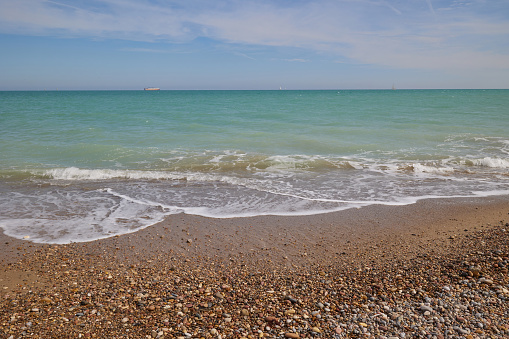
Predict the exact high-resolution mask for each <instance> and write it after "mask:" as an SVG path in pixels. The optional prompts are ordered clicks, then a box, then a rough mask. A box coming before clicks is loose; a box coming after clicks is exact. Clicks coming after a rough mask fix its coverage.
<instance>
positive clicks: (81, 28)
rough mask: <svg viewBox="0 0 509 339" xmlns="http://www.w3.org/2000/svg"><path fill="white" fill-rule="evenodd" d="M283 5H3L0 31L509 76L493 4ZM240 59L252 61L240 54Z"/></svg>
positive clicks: (501, 24) (507, 51)
mask: <svg viewBox="0 0 509 339" xmlns="http://www.w3.org/2000/svg"><path fill="white" fill-rule="evenodd" d="M278 3H279V2H277V1H247V0H245V1H240V0H223V1H213V2H211V1H193V0H188V1H171V2H160V1H148V0H138V1H134V0H105V1H101V2H98V1H94V0H89V1H87V2H85V1H80V0H75V1H68V2H67V3H63V2H60V1H53V0H52V1H43V0H16V1H12V0H0V7H1V8H2V11H1V12H0V32H1V33H11V34H34V35H65V36H80V37H83V36H86V37H100V38H119V39H128V40H135V41H151V42H155V41H166V42H189V43H192V41H193V39H196V38H197V37H206V38H210V39H214V40H216V41H217V42H219V43H221V44H222V45H225V44H234V45H237V46H250V45H259V46H274V47H291V48H302V49H308V50H312V51H315V52H320V53H330V54H331V55H332V56H338V57H340V58H341V59H342V60H345V59H346V60H352V61H353V62H357V63H369V64H378V65H384V66H390V67H395V68H401V67H404V68H420V69H443V68H447V69H451V68H453V69H469V68H472V67H476V68H479V67H482V68H486V67H492V68H497V67H501V68H509V46H508V42H507V41H509V37H508V35H509V20H507V19H503V18H499V17H498V15H495V14H493V16H490V15H489V14H487V13H488V9H489V5H490V4H489V2H486V3H484V5H483V6H488V8H485V7H483V8H484V9H485V11H484V12H483V13H484V14H483V15H477V14H476V10H477V9H478V8H479V6H481V5H480V4H479V3H477V2H475V1H474V2H469V3H465V2H462V3H453V4H452V5H451V6H450V7H443V6H442V7H440V6H439V5H438V4H437V3H435V5H434V6H433V4H432V3H431V1H430V0H422V1H419V2H416V1H411V2H403V3H398V6H396V5H393V2H392V1H389V0H387V1H385V0H381V1H375V0H372V1H370V0H356V1H353V0H339V1H332V0H324V1H320V2H314V1H311V0H309V1H295V2H293V3H292V2H290V3H289V4H287V5H286V6H284V7H282V6H280V5H278ZM496 3H497V9H498V11H499V10H500V6H502V7H504V8H505V9H507V10H509V4H507V5H504V3H501V2H496ZM474 5H475V6H474ZM476 6H477V7H476ZM471 7H473V8H474V9H470V8H471ZM430 14H431V15H430ZM492 42H493V43H492ZM145 51H147V50H145ZM235 53H237V55H240V56H244V57H248V58H252V57H250V56H248V55H249V54H248V53H244V52H243V51H242V50H241V48H237V49H236V52H235ZM289 59H294V60H299V59H296V58H289ZM299 61H306V60H303V59H302V60H299Z"/></svg>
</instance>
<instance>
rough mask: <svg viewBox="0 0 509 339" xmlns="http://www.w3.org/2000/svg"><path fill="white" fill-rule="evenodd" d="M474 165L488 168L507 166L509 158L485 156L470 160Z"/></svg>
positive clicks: (508, 166)
mask: <svg viewBox="0 0 509 339" xmlns="http://www.w3.org/2000/svg"><path fill="white" fill-rule="evenodd" d="M470 161H471V163H472V164H473V165H474V166H481V167H489V168H509V160H507V159H501V158H491V157H485V158H483V159H474V160H470Z"/></svg>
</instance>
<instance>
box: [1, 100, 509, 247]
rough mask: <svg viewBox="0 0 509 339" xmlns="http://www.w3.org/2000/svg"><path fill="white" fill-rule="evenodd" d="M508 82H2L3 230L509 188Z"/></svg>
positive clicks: (313, 207) (76, 235) (61, 230)
mask: <svg viewBox="0 0 509 339" xmlns="http://www.w3.org/2000/svg"><path fill="white" fill-rule="evenodd" d="M508 107H509V91H508V90H401V91H400V90H398V91H383V90H380V91H368V90H366V91H151V92H145V91H76V92H73V91H69V92H67V91H64V92H57V91H53V92H0V132H1V133H0V155H1V159H0V210H1V211H2V212H1V214H0V227H2V228H3V229H4V231H5V233H6V234H8V235H11V236H14V237H18V238H23V237H26V236H29V239H31V240H33V241H37V242H55V243H65V242H70V241H87V240H93V239H98V238H102V237H108V236H111V235H115V234H122V233H126V232H133V231H136V230H137V229H140V228H143V227H147V226H149V225H151V224H154V223H156V222H158V221H160V220H162V219H163V218H164V217H165V216H167V215H168V214H173V213H189V214H198V215H204V216H209V217H218V218H221V217H237V216H253V215H265V214H274V215H302V214H314V213H323V212H330V211H337V210H341V209H346V208H351V207H362V206H366V205H370V204H375V203H381V204H408V203H413V202H415V201H416V200H418V199H422V198H434V197H436V198H438V197H463V196H464V197H469V196H486V195H498V194H508V193H509V174H508V172H509V170H508V169H509V133H508V131H509V108H508Z"/></svg>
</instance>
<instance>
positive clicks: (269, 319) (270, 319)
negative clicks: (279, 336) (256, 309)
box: [265, 315, 277, 323]
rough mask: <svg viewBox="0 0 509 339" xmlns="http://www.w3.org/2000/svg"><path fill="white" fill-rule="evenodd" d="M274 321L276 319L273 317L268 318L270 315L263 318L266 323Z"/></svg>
mask: <svg viewBox="0 0 509 339" xmlns="http://www.w3.org/2000/svg"><path fill="white" fill-rule="evenodd" d="M276 320H277V319H276V317H273V316H270V315H268V316H266V317H265V321H266V322H268V323H271V322H274V321H276Z"/></svg>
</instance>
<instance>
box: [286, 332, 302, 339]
mask: <svg viewBox="0 0 509 339" xmlns="http://www.w3.org/2000/svg"><path fill="white" fill-rule="evenodd" d="M285 338H299V334H298V333H290V332H286V333H285Z"/></svg>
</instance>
